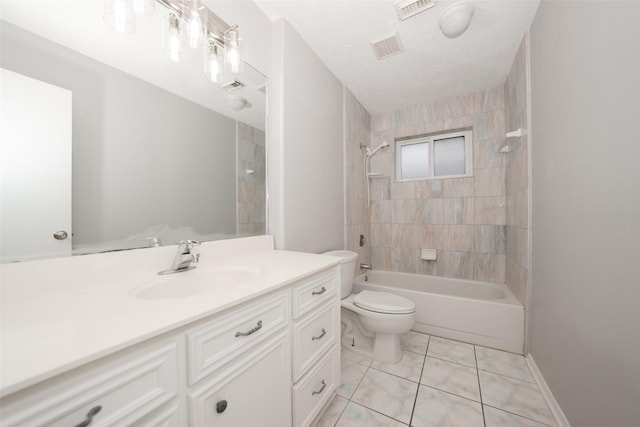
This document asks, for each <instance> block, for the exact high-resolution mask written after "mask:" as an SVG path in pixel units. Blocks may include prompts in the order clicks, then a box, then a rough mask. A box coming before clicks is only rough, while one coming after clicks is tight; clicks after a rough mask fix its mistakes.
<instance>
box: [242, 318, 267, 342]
mask: <svg viewBox="0 0 640 427" xmlns="http://www.w3.org/2000/svg"><path fill="white" fill-rule="evenodd" d="M261 328H262V320H258V324H257V325H256V326H254V327H253V328H251V329H249V330H248V331H247V332H236V338H238V337H246V336H247V335H251V334H252V333H254V332H256V331H258V330H260V329H261Z"/></svg>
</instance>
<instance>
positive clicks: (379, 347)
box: [342, 334, 402, 363]
mask: <svg viewBox="0 0 640 427" xmlns="http://www.w3.org/2000/svg"><path fill="white" fill-rule="evenodd" d="M342 346H343V347H344V348H345V349H346V350H348V351H351V352H353V353H356V354H358V355H360V356H363V357H366V358H368V359H373V360H377V361H380V362H385V363H398V362H399V361H400V360H402V347H400V337H399V336H398V335H387V334H377V335H376V336H375V338H367V337H363V336H355V335H351V334H349V335H346V336H343V337H342Z"/></svg>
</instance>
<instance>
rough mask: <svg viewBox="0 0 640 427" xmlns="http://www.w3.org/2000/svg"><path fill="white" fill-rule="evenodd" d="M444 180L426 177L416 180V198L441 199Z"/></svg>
mask: <svg viewBox="0 0 640 427" xmlns="http://www.w3.org/2000/svg"><path fill="white" fill-rule="evenodd" d="M443 186H444V180H442V179H428V180H425V181H417V182H416V198H417V199H442V194H443V193H442V188H443Z"/></svg>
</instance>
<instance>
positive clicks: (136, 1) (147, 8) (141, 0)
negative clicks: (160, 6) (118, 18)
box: [133, 0, 156, 16]
mask: <svg viewBox="0 0 640 427" xmlns="http://www.w3.org/2000/svg"><path fill="white" fill-rule="evenodd" d="M155 6H156V0H133V11H134V12H135V13H136V15H139V16H151V15H153V12H154V10H155Z"/></svg>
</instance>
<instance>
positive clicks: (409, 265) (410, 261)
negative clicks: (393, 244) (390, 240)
mask: <svg viewBox="0 0 640 427" xmlns="http://www.w3.org/2000/svg"><path fill="white" fill-rule="evenodd" d="M390 249H391V271H400V272H403V273H417V272H418V259H419V256H420V251H419V250H418V249H417V248H390Z"/></svg>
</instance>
